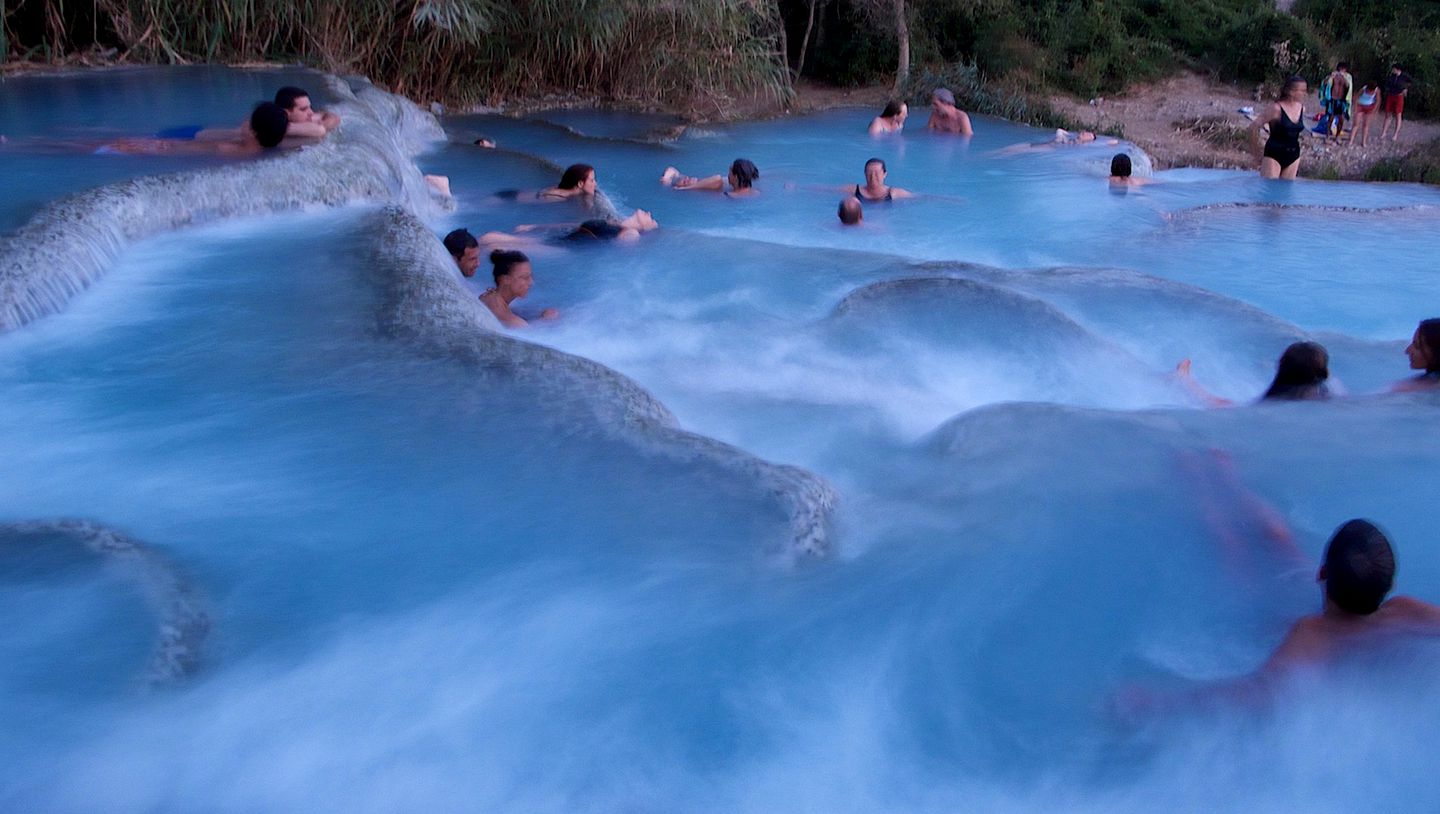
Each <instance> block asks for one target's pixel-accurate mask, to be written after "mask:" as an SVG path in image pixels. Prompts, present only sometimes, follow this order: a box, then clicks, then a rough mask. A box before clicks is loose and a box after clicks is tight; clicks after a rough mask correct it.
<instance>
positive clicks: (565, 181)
mask: <svg viewBox="0 0 1440 814" xmlns="http://www.w3.org/2000/svg"><path fill="white" fill-rule="evenodd" d="M595 189H596V184H595V168H594V167H592V166H590V165H589V164H571V165H570V166H568V167H566V168H565V172H564V173H563V174H562V175H561V176H560V183H558V184H556V185H555V186H553V187H550V188H549V189H542V190H540V191H539V192H537V193H536V194H535V197H536V198H538V199H539V200H542V201H566V200H569V199H571V198H580V197H589V196H592V195H594V194H595Z"/></svg>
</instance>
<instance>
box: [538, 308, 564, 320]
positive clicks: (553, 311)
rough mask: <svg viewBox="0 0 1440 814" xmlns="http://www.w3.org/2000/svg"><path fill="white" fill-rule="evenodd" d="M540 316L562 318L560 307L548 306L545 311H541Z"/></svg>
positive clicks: (542, 317) (543, 317)
mask: <svg viewBox="0 0 1440 814" xmlns="http://www.w3.org/2000/svg"><path fill="white" fill-rule="evenodd" d="M540 318H541V319H559V318H560V309H558V308H546V309H545V310H544V311H541V312H540Z"/></svg>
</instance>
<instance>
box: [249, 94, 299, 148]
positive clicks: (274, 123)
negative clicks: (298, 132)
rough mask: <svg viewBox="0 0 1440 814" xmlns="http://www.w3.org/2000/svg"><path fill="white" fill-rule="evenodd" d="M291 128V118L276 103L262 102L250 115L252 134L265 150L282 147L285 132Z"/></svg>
mask: <svg viewBox="0 0 1440 814" xmlns="http://www.w3.org/2000/svg"><path fill="white" fill-rule="evenodd" d="M289 128H290V116H289V114H287V113H286V112H285V108H283V107H281V106H279V105H277V104H275V103H274V102H261V103H260V104H258V105H256V106H255V110H254V111H253V112H251V114H250V132H252V133H254V134H255V140H256V141H258V142H260V146H261V147H264V148H265V149H267V150H268V149H271V148H273V147H278V146H280V142H282V141H284V140H285V131H286V130H288V129H289Z"/></svg>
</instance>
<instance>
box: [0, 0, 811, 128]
mask: <svg viewBox="0 0 1440 814" xmlns="http://www.w3.org/2000/svg"><path fill="white" fill-rule="evenodd" d="M8 2H10V3H16V2H18V3H19V7H20V9H21V10H22V11H23V12H25V13H24V14H23V15H21V26H20V27H21V28H22V29H24V32H23V33H25V34H26V35H27V38H28V39H30V40H33V41H37V42H41V43H43V44H44V45H45V46H46V48H47V51H63V50H65V49H66V48H68V47H71V46H72V45H73V43H72V42H71V41H70V40H69V39H67V31H68V28H69V19H70V18H69V17H67V11H66V7H65V4H66V3H67V2H68V3H71V4H74V3H76V2H83V3H86V5H87V6H91V7H92V8H93V9H94V11H93V15H92V16H93V17H94V18H95V20H97V21H98V23H97V24H96V28H97V33H96V36H95V37H94V39H95V40H96V41H97V42H98V41H104V42H106V43H110V42H113V43H114V44H115V45H117V46H118V47H119V48H121V49H122V51H123V54H124V56H125V58H127V59H131V60H135V61H144V62H162V63H186V62H248V61H256V60H278V61H300V62H304V63H306V64H310V65H314V66H316V67H320V68H323V69H326V70H330V71H338V72H354V73H361V74H365V75H367V76H369V77H371V78H373V79H375V80H376V81H378V82H380V83H382V84H385V85H388V86H390V87H391V88H392V89H394V90H396V91H398V92H401V93H405V94H407V95H409V96H411V97H413V98H416V99H420V100H432V99H434V100H444V101H449V102H462V103H463V102H473V101H480V100H485V101H491V102H495V101H500V100H502V99H505V98H507V97H512V96H517V95H522V96H537V95H541V94H544V93H548V92H566V93H579V94H584V95H587V96H601V97H611V98H623V99H628V100H634V101H641V102H657V103H664V104H667V105H670V106H673V107H685V106H699V107H704V106H713V105H717V104H722V103H723V102H724V101H725V100H728V99H729V98H730V97H731V96H733V95H736V94H744V95H747V96H754V95H760V96H768V97H771V98H773V99H774V100H776V101H779V100H782V99H785V98H787V97H788V96H789V94H790V93H791V89H790V76H789V73H788V71H786V70H785V67H784V61H783V57H782V55H781V46H780V38H781V26H780V17H779V7H778V5H777V4H776V1H775V0H88V2H87V0H8ZM37 14H38V17H37ZM3 16H5V18H6V20H7V27H8V22H9V20H8V15H3ZM32 18H35V19H33V20H32Z"/></svg>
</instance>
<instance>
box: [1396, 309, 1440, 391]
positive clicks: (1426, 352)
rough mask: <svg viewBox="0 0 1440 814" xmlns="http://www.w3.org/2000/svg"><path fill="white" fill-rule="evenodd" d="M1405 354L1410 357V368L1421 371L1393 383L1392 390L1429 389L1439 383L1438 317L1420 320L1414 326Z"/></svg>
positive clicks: (1439, 323) (1439, 337)
mask: <svg viewBox="0 0 1440 814" xmlns="http://www.w3.org/2000/svg"><path fill="white" fill-rule="evenodd" d="M1405 355H1406V356H1409V357H1410V369H1411V370H1419V371H1422V372H1421V374H1420V375H1419V376H1415V377H1412V378H1409V379H1406V380H1405V381H1402V382H1400V383H1399V384H1397V385H1395V387H1394V388H1393V389H1394V390H1396V391H1398V392H1405V391H1409V390H1429V389H1430V388H1432V387H1435V386H1436V385H1440V319H1427V320H1422V321H1421V323H1420V324H1419V325H1417V326H1416V327H1415V335H1414V336H1412V337H1411V338H1410V345H1409V347H1407V348H1405Z"/></svg>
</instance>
